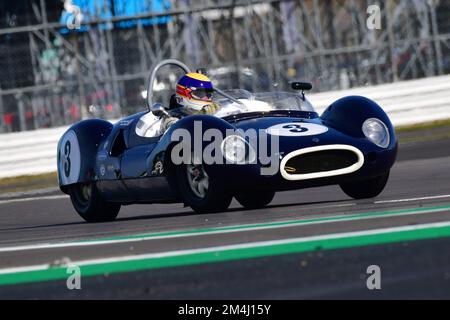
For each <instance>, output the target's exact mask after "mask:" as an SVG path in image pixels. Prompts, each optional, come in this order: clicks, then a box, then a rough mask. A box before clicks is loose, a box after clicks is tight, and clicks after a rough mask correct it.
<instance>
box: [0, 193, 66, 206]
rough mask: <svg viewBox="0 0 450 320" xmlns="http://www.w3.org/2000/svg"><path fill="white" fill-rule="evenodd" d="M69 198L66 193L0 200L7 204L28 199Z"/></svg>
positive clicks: (0, 202) (28, 200) (1, 202)
mask: <svg viewBox="0 0 450 320" xmlns="http://www.w3.org/2000/svg"><path fill="white" fill-rule="evenodd" d="M66 198H67V199H69V196H68V195H55V196H45V197H29V198H21V199H9V200H0V205H1V204H9V203H17V202H30V201H39V200H58V199H66Z"/></svg>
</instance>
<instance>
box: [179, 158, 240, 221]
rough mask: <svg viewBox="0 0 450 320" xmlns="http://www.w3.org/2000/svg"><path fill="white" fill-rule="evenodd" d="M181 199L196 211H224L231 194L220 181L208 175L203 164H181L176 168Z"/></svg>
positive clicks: (229, 201) (228, 204)
mask: <svg viewBox="0 0 450 320" xmlns="http://www.w3.org/2000/svg"><path fill="white" fill-rule="evenodd" d="M176 177H177V181H178V182H179V191H180V194H181V197H182V198H183V201H184V202H185V203H186V204H187V205H188V206H190V207H191V208H192V209H193V210H194V211H195V212H197V213H214V212H220V211H225V210H226V209H228V207H229V206H230V203H231V199H232V196H231V195H230V194H229V193H228V192H227V191H226V190H225V188H224V186H223V185H222V184H221V183H220V181H217V180H214V179H212V178H211V177H209V176H208V174H207V172H206V170H205V168H204V166H203V165H196V164H183V165H179V166H177V168H176Z"/></svg>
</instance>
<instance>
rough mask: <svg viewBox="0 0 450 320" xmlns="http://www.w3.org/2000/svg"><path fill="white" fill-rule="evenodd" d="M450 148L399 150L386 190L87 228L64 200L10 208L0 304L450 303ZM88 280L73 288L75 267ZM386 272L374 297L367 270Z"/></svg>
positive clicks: (138, 212) (126, 215)
mask: <svg viewBox="0 0 450 320" xmlns="http://www.w3.org/2000/svg"><path fill="white" fill-rule="evenodd" d="M449 249H450V140H448V139H442V140H439V139H438V140H433V141H427V142H417V143H408V144H404V145H401V146H400V151H399V157H398V161H397V163H396V165H395V166H394V168H393V169H392V171H391V177H390V180H389V182H388V185H387V187H386V189H385V191H384V192H383V193H382V194H381V195H380V196H379V197H377V198H375V199H369V200H358V201H356V200H353V199H350V198H348V197H347V196H346V195H345V194H344V193H343V192H342V191H341V190H340V189H339V187H338V186H330V187H324V188H316V189H306V190H298V191H292V192H283V193H278V194H277V196H276V198H275V199H274V201H273V202H272V203H271V204H270V205H269V206H268V207H267V208H264V209H259V210H243V209H242V208H241V207H240V206H239V205H238V204H237V202H233V204H232V206H231V207H230V209H229V210H228V211H226V212H223V213H218V214H206V215H198V214H195V213H193V212H192V211H191V210H190V209H189V208H183V206H182V205H180V204H171V205H156V204H155V205H135V206H128V207H123V208H122V210H121V213H120V214H119V218H118V219H117V221H115V222H112V223H101V224H87V223H84V222H83V221H82V220H81V218H79V217H78V216H77V214H76V213H75V212H74V210H73V209H72V206H71V203H70V200H69V198H68V197H67V196H65V195H62V194H61V193H59V192H49V193H43V194H37V195H32V194H31V195H30V194H27V195H23V196H17V197H9V198H5V197H4V198H0V298H3V299H8V298H31V299H33V298H68V299H70V298H155V299H167V298H169V299H178V298H181V299H205V298H207V299H220V298H224V299H227V298H228V299H233V298H234V299H241V298H244V299H266V298H271V299H296V298H418V297H423V298H433V297H435V298H450V254H449ZM68 264H70V265H72V264H73V265H76V266H78V267H80V270H81V284H82V288H81V290H69V289H67V286H66V280H67V278H68V276H69V275H68V273H67V266H68ZM371 265H377V266H379V267H380V270H381V284H382V287H381V290H369V289H368V288H367V285H366V279H367V277H368V274H367V272H366V271H367V268H368V267H369V266H371Z"/></svg>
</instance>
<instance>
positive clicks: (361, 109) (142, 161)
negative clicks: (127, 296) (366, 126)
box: [58, 96, 397, 204]
mask: <svg viewBox="0 0 450 320" xmlns="http://www.w3.org/2000/svg"><path fill="white" fill-rule="evenodd" d="M143 114H144V113H139V114H136V115H133V116H130V117H128V118H125V119H123V120H121V121H120V122H118V123H117V124H115V125H114V126H111V125H107V124H106V123H105V122H104V121H101V122H98V120H87V121H83V122H80V123H78V124H76V125H74V126H72V127H71V128H70V129H69V130H74V131H75V132H76V134H77V137H78V139H79V142H80V146H82V150H81V153H82V158H83V159H85V160H84V161H83V165H82V170H81V171H82V172H81V174H80V179H79V182H86V181H89V180H90V181H95V183H96V184H97V187H98V189H99V190H100V192H101V193H102V195H103V196H104V198H105V199H107V200H109V201H115V202H121V203H124V204H127V203H153V202H178V201H181V200H180V197H179V195H178V191H177V181H176V180H174V179H173V168H174V165H173V164H172V163H171V160H170V152H171V148H172V147H173V146H174V142H172V141H171V135H172V133H173V132H174V130H176V129H181V128H183V129H186V130H188V131H189V132H191V133H193V131H194V123H195V121H201V123H202V131H203V132H204V131H206V130H208V129H209V128H216V129H219V130H221V131H222V132H223V133H225V130H226V129H242V130H247V129H256V130H258V129H267V128H269V127H271V126H273V125H277V124H282V123H287V122H289V123H290V122H299V123H316V124H321V125H324V126H326V127H328V129H329V130H328V131H327V132H326V133H323V134H321V135H319V136H305V137H284V136H283V137H280V151H281V152H280V154H281V156H283V155H286V154H288V153H290V152H293V151H295V150H298V149H302V148H308V147H313V146H319V145H329V144H344V145H350V146H354V147H356V148H357V149H359V150H360V151H361V152H362V153H363V154H364V158H365V161H364V165H363V167H362V168H361V169H359V170H358V171H357V172H354V173H351V174H347V175H341V176H336V177H328V178H319V179H312V180H307V181H287V180H285V179H284V178H283V177H282V176H281V174H280V173H277V174H276V175H273V176H262V175H261V174H260V169H261V164H259V163H257V164H251V165H210V166H206V170H207V172H208V174H209V175H210V176H211V177H212V178H214V179H220V180H221V181H222V182H223V183H224V184H226V185H227V187H228V188H229V189H230V190H232V191H233V192H239V190H241V189H242V190H245V189H249V188H250V189H254V190H264V189H270V190H274V191H280V190H292V189H299V188H307V187H313V186H323V185H330V184H340V183H343V182H346V181H351V180H358V179H367V178H370V177H376V176H380V175H382V174H384V173H386V172H388V171H389V170H390V168H391V167H392V166H393V164H394V162H395V159H396V155H397V138H396V135H395V131H394V128H393V126H392V124H391V122H390V120H389V118H388V116H387V115H386V114H385V112H384V111H383V110H382V109H381V107H380V106H378V105H377V104H376V103H375V102H373V101H371V100H369V99H367V98H364V97H358V96H351V97H346V98H343V99H340V100H338V101H336V102H334V103H333V104H332V105H331V106H329V107H328V108H327V109H326V111H325V112H324V113H323V114H322V116H321V117H319V116H318V115H317V114H316V113H314V112H295V111H273V112H265V113H261V112H258V113H249V114H241V115H238V116H231V117H227V118H224V119H220V118H216V117H213V116H206V115H196V116H189V117H185V118H183V119H181V120H179V121H178V122H176V123H175V124H174V125H173V126H172V127H171V128H170V129H169V130H168V132H166V134H165V135H163V136H162V137H160V138H142V137H139V136H137V135H136V133H135V127H136V124H137V122H138V120H139V118H140V117H141V116H142V115H143ZM368 118H377V119H380V120H381V121H383V122H384V123H385V124H386V126H387V127H388V129H389V133H390V143H389V146H388V147H387V148H380V147H378V146H376V145H375V144H373V143H372V142H370V141H369V140H368V139H367V138H365V136H364V134H363V132H362V129H361V127H362V124H363V122H364V121H365V120H367V119H368ZM95 121H97V122H95ZM97 125H98V128H97ZM106 132H107V134H106V135H105V133H106ZM102 135H103V136H102ZM120 139H122V140H123V145H121V144H120V143H119V142H118V141H119V140H120ZM205 144H206V143H205ZM118 145H119V146H120V145H121V147H120V148H117V149H118V150H114V148H115V146H118ZM58 150H59V149H58ZM113 151H115V153H114V152H113ZM58 163H59V162H58ZM161 165H162V166H161ZM161 167H162V170H161ZM60 185H61V181H60ZM61 189H62V190H63V191H66V190H65V189H66V188H65V186H64V185H61Z"/></svg>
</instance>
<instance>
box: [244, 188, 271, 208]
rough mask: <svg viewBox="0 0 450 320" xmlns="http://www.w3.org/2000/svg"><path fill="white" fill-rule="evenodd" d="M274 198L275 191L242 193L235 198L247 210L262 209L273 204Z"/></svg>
mask: <svg viewBox="0 0 450 320" xmlns="http://www.w3.org/2000/svg"><path fill="white" fill-rule="evenodd" d="M274 196H275V192H274V191H258V192H247V193H240V194H239V195H235V198H236V200H237V201H238V202H239V203H240V204H241V205H242V206H243V207H244V208H246V209H260V208H263V207H265V206H267V205H268V204H269V203H271V202H272V200H273V197H274Z"/></svg>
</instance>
